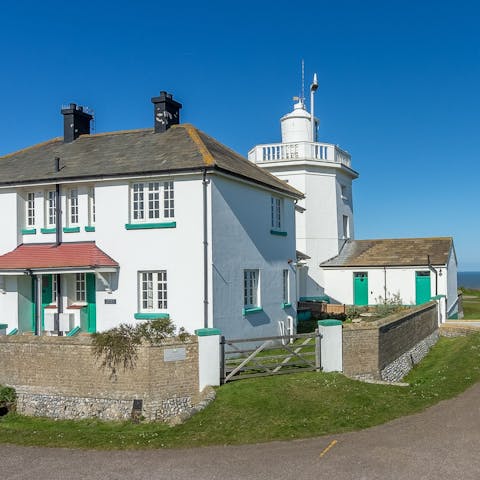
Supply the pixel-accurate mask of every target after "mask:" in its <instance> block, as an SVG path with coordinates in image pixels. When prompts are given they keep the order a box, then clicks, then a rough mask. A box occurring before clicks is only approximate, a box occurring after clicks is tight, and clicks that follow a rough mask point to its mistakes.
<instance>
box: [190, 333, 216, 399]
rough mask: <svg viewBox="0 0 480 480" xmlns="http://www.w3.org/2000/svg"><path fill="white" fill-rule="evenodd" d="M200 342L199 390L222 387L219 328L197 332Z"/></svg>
mask: <svg viewBox="0 0 480 480" xmlns="http://www.w3.org/2000/svg"><path fill="white" fill-rule="evenodd" d="M195 335H197V337H198V338H197V340H198V388H199V391H200V392H201V391H202V390H203V389H204V388H205V387H206V386H208V385H210V386H217V385H220V362H221V359H220V335H221V331H220V330H219V329H218V328H199V329H198V330H195Z"/></svg>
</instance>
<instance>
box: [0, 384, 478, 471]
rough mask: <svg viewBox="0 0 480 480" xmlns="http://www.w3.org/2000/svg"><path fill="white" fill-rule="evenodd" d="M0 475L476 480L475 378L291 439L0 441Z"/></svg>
mask: <svg viewBox="0 0 480 480" xmlns="http://www.w3.org/2000/svg"><path fill="white" fill-rule="evenodd" d="M0 479H1V480H7V479H8V480H12V479H29V480H57V479H62V480H64V479H65V480H76V479H89V480H97V479H98V480H111V479H128V480H137V479H142V480H143V479H175V480H177V479H178V480H184V479H185V480H186V479H188V480H191V479H192V480H205V479H209V480H210V479H222V480H224V479H228V480H230V479H242V480H247V479H272V480H273V479H275V480H283V479H289V480H292V479H298V480H303V479H329V480H330V479H331V480H346V479H352V480H353V479H354V480H373V479H381V480H387V479H415V480H417V479H435V480H444V479H445V480H447V479H448V480H451V479H455V480H469V479H475V480H478V479H480V383H479V384H477V385H475V386H474V387H472V388H471V389H469V390H467V391H466V392H465V393H463V394H462V395H460V396H459V397H457V398H455V399H452V400H448V401H444V402H441V403H439V404H437V405H435V406H434V407H431V408H430V409H428V410H426V411H425V412H422V413H420V414H417V415H412V416H409V417H404V418H400V419H397V420H394V421H393V422H390V423H387V424H385V425H381V426H378V427H374V428H370V429H368V430H363V431H360V432H353V433H347V434H342V435H334V436H326V437H319V438H315V439H309V440H299V441H292V442H275V443H268V444H259V445H247V446H235V447H207V448H199V449H185V450H158V451H127V452H100V451H81V450H69V449H50V448H34V447H17V446H13V445H2V446H0Z"/></svg>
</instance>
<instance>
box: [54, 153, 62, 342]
mask: <svg viewBox="0 0 480 480" xmlns="http://www.w3.org/2000/svg"><path fill="white" fill-rule="evenodd" d="M60 170H61V168H60V158H59V157H55V172H56V173H58V172H59V171H60ZM62 232H63V229H62V198H61V189H60V184H59V183H57V184H56V185H55V239H56V241H55V244H56V246H57V247H58V246H59V245H61V244H62ZM54 275H55V276H56V279H57V314H56V315H55V319H54V326H53V328H54V330H55V332H56V333H57V334H58V335H60V314H61V313H63V301H62V286H61V280H60V278H61V276H60V275H57V274H54Z"/></svg>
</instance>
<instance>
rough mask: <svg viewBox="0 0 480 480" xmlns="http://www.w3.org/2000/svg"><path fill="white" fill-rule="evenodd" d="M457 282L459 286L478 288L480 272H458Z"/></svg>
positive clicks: (479, 285) (479, 287) (479, 286)
mask: <svg viewBox="0 0 480 480" xmlns="http://www.w3.org/2000/svg"><path fill="white" fill-rule="evenodd" d="M457 283H458V286H459V287H466V288H477V289H479V290H480V272H458V274H457Z"/></svg>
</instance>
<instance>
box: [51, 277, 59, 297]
mask: <svg viewBox="0 0 480 480" xmlns="http://www.w3.org/2000/svg"><path fill="white" fill-rule="evenodd" d="M57 278H58V277H57V275H56V274H55V273H53V274H52V305H57V291H58V290H57Z"/></svg>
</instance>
